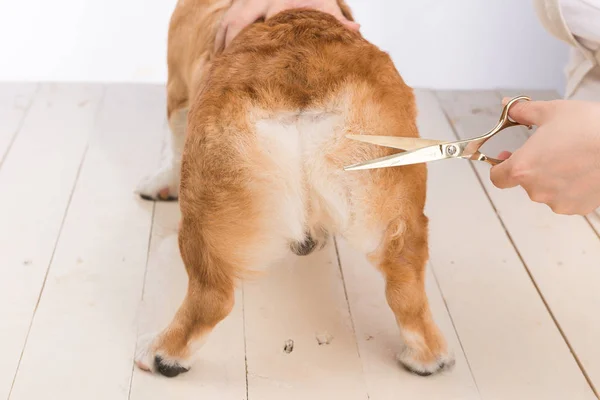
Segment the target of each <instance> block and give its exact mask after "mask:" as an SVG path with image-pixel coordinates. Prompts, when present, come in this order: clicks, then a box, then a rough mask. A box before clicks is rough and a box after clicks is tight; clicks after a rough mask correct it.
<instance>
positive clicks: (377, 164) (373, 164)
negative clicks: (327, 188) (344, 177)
mask: <svg viewBox="0 0 600 400" xmlns="http://www.w3.org/2000/svg"><path fill="white" fill-rule="evenodd" d="M446 158H448V156H447V155H446V154H444V149H443V146H442V145H441V144H435V145H433V146H427V147H423V148H420V149H416V150H411V151H406V152H403V153H399V154H392V155H391V156H386V157H381V158H376V159H374V160H370V161H365V162H362V163H358V164H353V165H349V166H347V167H344V170H345V171H357V170H364V169H373V168H387V167H398V166H401V165H410V164H420V163H427V162H430V161H437V160H443V159H446Z"/></svg>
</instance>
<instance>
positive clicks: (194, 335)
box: [136, 0, 453, 376]
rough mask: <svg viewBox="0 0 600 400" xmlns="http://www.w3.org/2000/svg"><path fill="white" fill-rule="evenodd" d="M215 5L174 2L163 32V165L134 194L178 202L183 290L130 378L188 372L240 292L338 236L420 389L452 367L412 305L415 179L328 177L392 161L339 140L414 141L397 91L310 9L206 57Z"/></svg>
mask: <svg viewBox="0 0 600 400" xmlns="http://www.w3.org/2000/svg"><path fill="white" fill-rule="evenodd" d="M339 3H340V7H341V8H342V10H343V13H344V15H345V17H346V18H348V19H350V20H352V15H351V13H350V10H349V8H348V7H347V5H346V4H345V3H344V2H343V0H339ZM230 6H231V0H180V1H179V3H178V4H177V6H176V8H175V10H174V13H173V15H172V18H171V23H170V29H169V41H168V70H169V72H168V83H167V96H168V98H167V108H168V109H167V113H168V118H169V123H170V128H171V134H172V135H171V139H172V140H171V147H172V157H171V159H170V160H169V162H168V163H167V164H166V165H165V166H164V167H163V168H162V169H161V170H160V171H159V172H158V173H157V174H156V175H155V176H153V177H152V178H150V179H147V180H146V181H144V182H143V183H142V184H141V185H140V187H139V189H138V191H139V193H140V194H141V195H142V197H144V198H149V199H167V198H172V199H175V198H178V199H179V203H180V208H181V216H182V219H181V222H180V228H179V247H180V252H181V256H182V258H183V261H184V263H185V267H186V269H187V273H188V277H189V285H188V291H187V295H186V297H185V300H184V301H183V304H182V305H181V307H180V309H179V311H178V312H177V313H176V315H175V317H174V319H173V321H172V322H171V324H170V325H169V326H168V327H167V328H166V329H165V330H164V331H162V332H161V333H159V334H158V335H155V336H149V337H147V338H146V340H145V341H144V343H142V342H140V349H139V351H138V354H137V357H136V363H137V365H138V366H139V367H140V368H142V369H144V370H149V371H158V372H160V373H162V374H163V375H166V376H176V375H178V374H179V373H181V372H185V371H187V370H188V369H189V368H190V360H191V357H192V353H193V349H197V348H198V344H201V343H203V342H204V341H205V340H206V338H207V337H208V335H209V334H210V332H211V331H212V330H213V328H214V327H215V325H216V324H218V323H219V322H220V321H221V320H223V319H224V318H225V317H226V316H227V315H228V314H229V312H230V311H231V309H232V307H233V303H234V287H235V285H236V283H237V282H238V281H239V280H240V279H243V278H244V277H245V276H247V275H248V273H249V272H252V271H256V270H260V269H261V268H263V267H264V266H266V265H269V264H272V263H273V262H275V261H277V260H279V259H280V258H281V257H283V256H285V254H286V252H288V251H290V249H291V251H293V252H295V253H296V254H299V255H304V254H308V253H309V252H311V251H312V250H313V249H315V248H316V247H318V246H321V245H323V244H324V243H325V242H326V241H327V239H328V237H330V236H332V235H340V236H342V237H344V238H345V239H346V240H347V241H348V242H349V243H350V244H352V245H353V246H354V247H355V248H357V249H358V250H360V251H361V252H362V253H364V254H365V255H367V256H368V259H369V260H370V262H371V263H372V264H373V266H374V267H375V268H378V269H379V270H380V271H381V273H382V274H383V275H384V277H385V280H386V287H385V294H386V297H387V301H388V304H389V306H390V307H391V309H392V311H393V312H394V314H395V316H396V320H397V323H398V326H399V328H400V332H401V337H399V340H401V339H402V340H403V342H404V350H403V351H402V352H401V354H399V355H398V358H399V360H400V361H401V362H402V364H403V365H404V366H405V367H406V368H408V369H409V370H411V371H413V372H415V373H417V374H421V375H429V374H432V373H435V372H437V371H439V370H440V369H442V368H444V367H448V366H451V365H452V364H453V361H452V357H451V356H450V355H449V354H448V351H447V348H446V342H445V340H444V338H443V336H442V334H441V333H440V331H439V329H438V327H437V325H436V324H435V322H434V321H433V319H432V316H431V313H430V309H429V305H428V300H427V296H426V293H425V285H424V280H425V265H426V261H427V258H428V227H427V226H428V219H427V217H426V216H425V215H424V213H423V210H424V205H425V195H426V179H427V171H426V167H425V165H422V164H421V165H412V166H406V167H402V168H386V169H376V170H367V171H353V172H350V171H344V170H343V167H344V166H346V165H350V164H354V163H358V162H361V161H365V160H367V159H371V158H375V157H381V156H385V155H389V154H392V151H391V150H389V149H387V148H384V147H378V146H373V145H369V144H365V143H360V142H356V141H351V140H349V139H347V138H346V137H345V135H346V134H361V135H397V136H408V137H418V131H417V126H416V107H415V99H414V96H413V91H412V89H411V88H410V87H408V86H407V85H406V84H405V83H404V81H403V80H402V78H401V76H400V75H399V73H398V72H397V70H396V69H395V67H394V65H393V63H392V61H391V59H390V57H389V56H388V55H387V54H386V53H384V52H382V51H380V50H379V49H378V48H377V47H375V46H374V45H372V44H371V43H369V42H368V41H366V40H365V39H364V38H363V37H362V36H361V35H360V33H358V32H354V31H351V30H349V29H347V28H346V27H344V26H343V25H342V24H341V23H340V22H338V20H336V19H335V18H334V17H333V16H331V15H329V14H325V13H322V12H318V11H314V10H309V9H293V10H288V11H284V12H281V13H279V14H277V15H275V16H273V17H271V18H269V19H267V20H266V21H257V22H256V23H254V24H252V25H250V26H249V27H247V28H246V29H244V30H243V31H242V32H241V33H240V34H239V35H238V36H237V37H236V38H235V39H234V40H233V41H232V42H231V44H230V45H229V46H228V47H227V48H226V49H225V50H224V51H216V52H215V50H214V42H215V35H216V31H217V28H218V25H219V23H220V21H221V18H222V16H223V14H224V12H225V11H226V10H227V9H228V8H229V7H230Z"/></svg>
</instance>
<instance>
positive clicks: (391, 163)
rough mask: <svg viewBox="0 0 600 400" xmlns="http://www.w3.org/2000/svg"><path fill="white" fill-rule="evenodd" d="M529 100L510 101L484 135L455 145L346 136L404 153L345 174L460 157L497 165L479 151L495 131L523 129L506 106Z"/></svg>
mask: <svg viewBox="0 0 600 400" xmlns="http://www.w3.org/2000/svg"><path fill="white" fill-rule="evenodd" d="M521 100H526V101H529V100H530V98H529V97H526V96H518V97H514V98H513V99H511V100H510V101H509V102H508V103H506V105H505V106H504V108H503V109H502V114H501V115H500V120H499V121H498V123H497V124H496V126H495V127H494V128H493V129H492V130H491V131H489V132H488V133H486V134H484V135H482V136H479V137H475V138H472V139H467V140H458V141H455V142H444V141H440V140H432V139H421V138H408V137H398V136H375V135H346V137H347V138H348V139H352V140H357V141H360V142H365V143H371V144H376V145H379V146H384V147H390V148H394V149H400V150H404V152H402V153H397V154H392V155H391V156H386V157H381V158H377V159H374V160H370V161H366V162H362V163H358V164H353V165H349V166H347V167H344V170H346V171H355V170H364V169H373V168H387V167H398V166H402V165H411V164H420V163H426V162H430V161H437V160H446V159H449V158H462V159H467V160H476V161H484V162H487V163H488V164H490V165H492V166H494V165H498V164H500V163H501V162H502V161H503V160H498V159H495V158H491V157H488V156H486V155H485V154H483V153H481V152H480V151H479V148H480V147H481V146H483V144H484V143H485V142H487V141H488V140H489V139H490V138H492V137H493V136H494V135H495V134H497V133H498V132H500V131H502V130H504V129H506V128H511V127H513V126H518V125H522V126H527V127H528V128H529V129H531V126H529V125H523V124H520V123H518V122H515V121H513V120H511V119H510V118H509V116H508V111H509V110H510V107H511V106H512V105H513V104H515V103H516V102H518V101H521Z"/></svg>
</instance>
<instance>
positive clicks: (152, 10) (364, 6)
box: [0, 0, 567, 92]
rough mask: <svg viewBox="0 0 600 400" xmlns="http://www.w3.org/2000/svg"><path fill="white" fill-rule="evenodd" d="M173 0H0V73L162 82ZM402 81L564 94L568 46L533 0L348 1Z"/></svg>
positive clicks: (23, 76) (26, 77) (55, 78)
mask: <svg viewBox="0 0 600 400" xmlns="http://www.w3.org/2000/svg"><path fill="white" fill-rule="evenodd" d="M174 4H175V0H0V81H6V80H20V81H30V80H34V81H39V80H43V81H48V80H50V81H109V82H110V81H112V82H114V81H126V82H159V83H160V82H164V80H165V76H166V65H165V52H166V32H167V24H168V20H169V17H170V13H171V11H172V8H173V6H174ZM349 4H350V5H351V7H352V8H353V10H354V13H355V16H356V18H357V20H358V21H359V22H360V23H361V25H362V32H363V34H364V35H365V37H366V38H367V39H369V40H371V41H372V42H373V43H375V44H376V45H378V46H380V47H381V48H382V49H383V50H386V51H388V52H390V54H391V55H392V57H393V59H394V61H395V62H396V66H397V68H398V70H399V71H400V73H401V74H402V75H403V76H404V78H405V80H406V81H407V82H408V83H409V84H410V85H412V86H415V87H428V88H442V89H487V88H497V87H504V88H528V89H546V88H552V89H558V90H560V91H561V92H562V85H563V72H562V70H563V66H564V63H565V62H566V54H567V53H566V48H565V46H564V45H563V44H562V43H559V42H557V41H556V40H555V39H554V38H553V37H551V36H550V35H549V34H548V33H546V31H544V30H543V28H542V27H541V25H540V23H539V21H538V20H537V17H536V15H535V13H534V11H533V7H532V4H531V0H410V1H409V0H349Z"/></svg>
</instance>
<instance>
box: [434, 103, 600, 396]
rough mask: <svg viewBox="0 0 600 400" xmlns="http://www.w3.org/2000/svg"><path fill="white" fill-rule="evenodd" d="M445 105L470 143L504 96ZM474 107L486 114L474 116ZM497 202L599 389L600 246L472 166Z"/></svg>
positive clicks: (503, 139) (577, 225)
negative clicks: (598, 314)
mask: <svg viewBox="0 0 600 400" xmlns="http://www.w3.org/2000/svg"><path fill="white" fill-rule="evenodd" d="M439 97H440V99H441V103H442V106H443V107H444V109H445V110H446V112H447V114H448V115H449V116H450V118H451V119H452V120H453V121H454V127H455V129H456V132H457V133H458V135H459V136H460V137H463V138H466V137H469V136H472V135H474V134H476V132H483V131H484V130H485V129H486V127H487V129H489V127H490V126H493V124H494V123H495V120H497V115H496V116H494V115H493V114H494V112H495V113H496V114H498V113H499V110H500V107H499V106H498V102H499V99H500V96H499V95H497V94H495V93H493V92H481V93H476V94H472V93H471V94H467V93H443V94H440V96H439ZM474 107H477V108H479V109H482V110H483V112H480V113H477V114H473V112H472V110H473V108H474ZM525 129H526V128H513V129H510V130H507V131H505V132H503V133H501V134H499V135H497V137H496V138H494V140H492V141H490V147H488V150H487V151H489V152H491V154H496V153H498V152H499V151H500V149H504V148H509V147H519V146H520V145H521V144H522V142H523V141H524V140H525V137H526V136H525V135H526V134H525ZM473 166H474V168H475V170H476V172H477V174H478V175H479V177H480V179H481V181H482V183H483V187H484V188H485V190H486V192H487V193H488V195H489V196H490V198H491V200H492V201H493V203H494V205H495V207H496V209H497V212H498V215H499V216H500V217H501V218H502V220H503V222H504V224H505V226H506V228H507V230H508V233H509V234H510V236H511V238H512V240H513V242H514V244H515V246H516V249H517V250H518V251H519V254H520V255H521V257H522V259H523V261H524V262H525V264H526V265H527V267H528V270H529V272H530V273H531V275H532V278H533V279H534V280H535V282H536V284H537V286H538V287H539V289H540V291H541V293H542V296H543V297H544V299H545V301H546V302H547V304H548V306H549V308H550V310H551V312H552V314H553V315H554V317H555V318H556V320H557V322H558V324H559V325H560V327H561V328H562V330H563V332H564V333H565V335H566V338H567V340H568V342H569V343H570V344H571V347H572V349H573V351H574V352H575V354H576V355H577V357H578V358H579V360H580V361H581V363H582V365H583V367H584V369H585V370H586V372H587V374H588V375H589V377H590V379H591V380H592V382H594V383H595V385H596V386H597V385H599V384H600V359H599V358H600V347H598V345H597V343H596V339H595V338H597V337H599V336H600V320H598V319H597V318H596V317H595V315H596V313H597V310H598V308H599V307H600V292H598V283H599V282H600V270H598V268H597V266H598V260H600V241H599V240H598V237H597V235H596V234H595V232H593V230H592V229H590V226H589V224H588V223H587V221H585V219H584V218H582V217H568V216H560V215H556V214H554V213H552V211H551V210H550V209H549V208H548V207H547V206H545V205H541V204H537V203H533V202H531V201H530V200H529V198H528V196H527V194H526V193H525V191H524V190H523V189H522V188H515V189H513V190H499V189H497V188H496V187H494V186H493V184H492V183H491V181H490V180H489V166H487V165H483V163H474V164H473Z"/></svg>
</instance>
